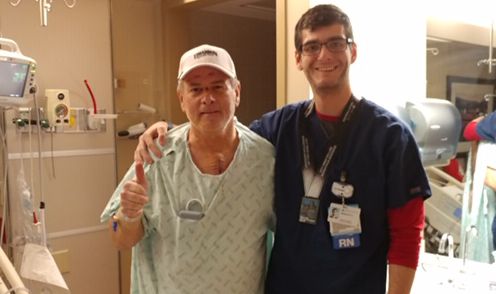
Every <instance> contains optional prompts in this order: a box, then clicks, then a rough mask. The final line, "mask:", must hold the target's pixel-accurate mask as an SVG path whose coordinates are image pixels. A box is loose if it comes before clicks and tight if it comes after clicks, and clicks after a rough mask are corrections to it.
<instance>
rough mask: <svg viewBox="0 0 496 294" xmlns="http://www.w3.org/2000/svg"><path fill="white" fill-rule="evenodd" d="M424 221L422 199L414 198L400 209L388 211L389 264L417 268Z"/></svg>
mask: <svg viewBox="0 0 496 294" xmlns="http://www.w3.org/2000/svg"><path fill="white" fill-rule="evenodd" d="M424 219H425V210H424V200H423V199H422V197H416V198H414V199H412V200H410V201H408V202H407V203H406V204H405V205H403V206H402V207H398V208H391V209H389V210H388V222H389V237H390V243H389V251H388V260H389V263H390V264H397V265H403V266H406V267H409V268H413V269H416V268H417V264H418V260H419V252H420V242H421V240H422V230H423V229H424Z"/></svg>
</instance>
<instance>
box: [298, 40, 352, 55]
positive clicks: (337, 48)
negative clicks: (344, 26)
mask: <svg viewBox="0 0 496 294" xmlns="http://www.w3.org/2000/svg"><path fill="white" fill-rule="evenodd" d="M351 43H353V39H351V38H332V39H329V40H327V41H325V42H317V41H310V42H308V43H305V44H303V45H302V46H301V52H302V53H303V55H310V56H312V55H318V54H319V53H320V50H321V49H322V45H325V46H326V48H327V50H329V51H331V52H333V53H339V52H343V51H345V50H346V47H347V46H348V45H349V44H351Z"/></svg>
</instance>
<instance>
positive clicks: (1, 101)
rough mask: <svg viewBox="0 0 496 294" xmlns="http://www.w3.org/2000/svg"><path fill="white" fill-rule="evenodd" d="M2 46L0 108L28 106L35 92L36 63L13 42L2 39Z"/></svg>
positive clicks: (0, 55)
mask: <svg viewBox="0 0 496 294" xmlns="http://www.w3.org/2000/svg"><path fill="white" fill-rule="evenodd" d="M0 46H1V47H0V106H18V105H23V104H26V103H28V102H29V101H30V98H31V97H30V96H31V95H30V94H31V93H33V92H34V87H35V71H36V62H35V61H34V60H33V59H31V58H29V57H26V56H24V55H22V53H21V51H20V50H19V47H18V46H17V44H16V43H15V42H14V41H12V40H9V39H4V38H0ZM7 48H10V50H6V49H7Z"/></svg>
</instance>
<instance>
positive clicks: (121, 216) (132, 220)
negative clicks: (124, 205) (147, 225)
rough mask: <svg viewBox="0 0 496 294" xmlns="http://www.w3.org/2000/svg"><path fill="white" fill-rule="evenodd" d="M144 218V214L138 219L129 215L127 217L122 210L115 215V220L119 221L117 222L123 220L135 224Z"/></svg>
mask: <svg viewBox="0 0 496 294" xmlns="http://www.w3.org/2000/svg"><path fill="white" fill-rule="evenodd" d="M142 216H143V213H140V215H139V216H137V217H128V216H127V215H125V214H124V213H122V210H121V209H119V210H118V211H117V213H116V214H115V216H114V218H115V219H117V220H122V221H124V222H126V223H135V222H137V221H139V220H141V217H142Z"/></svg>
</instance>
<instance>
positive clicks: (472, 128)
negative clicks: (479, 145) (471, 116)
mask: <svg viewBox="0 0 496 294" xmlns="http://www.w3.org/2000/svg"><path fill="white" fill-rule="evenodd" d="M478 122H479V121H478V120H472V121H471V122H469V123H468V124H467V126H465V129H464V130H463V137H464V138H465V139H466V140H467V141H480V139H481V138H480V136H479V134H477V123H478Z"/></svg>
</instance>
